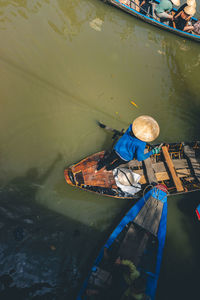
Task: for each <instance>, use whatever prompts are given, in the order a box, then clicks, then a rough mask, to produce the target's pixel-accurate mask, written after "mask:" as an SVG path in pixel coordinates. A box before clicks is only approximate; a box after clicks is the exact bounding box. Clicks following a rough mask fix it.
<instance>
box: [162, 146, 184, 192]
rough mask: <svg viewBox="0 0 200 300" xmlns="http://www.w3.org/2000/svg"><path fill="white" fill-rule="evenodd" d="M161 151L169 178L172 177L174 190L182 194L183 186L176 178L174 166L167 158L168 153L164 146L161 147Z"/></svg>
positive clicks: (168, 157)
mask: <svg viewBox="0 0 200 300" xmlns="http://www.w3.org/2000/svg"><path fill="white" fill-rule="evenodd" d="M162 151H163V155H164V157H165V161H166V163H167V166H168V168H169V171H170V173H171V176H172V179H173V181H174V184H175V186H176V189H177V191H178V192H182V191H184V188H183V185H182V182H181V180H180V178H179V177H178V176H177V174H176V170H175V168H174V165H173V162H172V160H171V158H170V156H169V152H168V149H167V147H166V146H163V147H162Z"/></svg>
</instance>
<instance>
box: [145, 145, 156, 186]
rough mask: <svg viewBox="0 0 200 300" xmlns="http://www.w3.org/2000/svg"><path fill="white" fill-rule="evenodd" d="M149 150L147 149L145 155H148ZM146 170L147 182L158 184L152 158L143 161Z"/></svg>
mask: <svg viewBox="0 0 200 300" xmlns="http://www.w3.org/2000/svg"><path fill="white" fill-rule="evenodd" d="M147 152H148V150H147V149H145V151H144V153H147ZM143 163H144V166H145V169H146V174H147V181H148V182H149V183H150V184H151V183H158V181H157V178H156V176H155V172H154V169H153V166H152V162H151V158H150V157H149V158H147V159H145V160H144V161H143Z"/></svg>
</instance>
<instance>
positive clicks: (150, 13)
mask: <svg viewBox="0 0 200 300" xmlns="http://www.w3.org/2000/svg"><path fill="white" fill-rule="evenodd" d="M102 1H103V2H106V3H108V4H111V5H113V6H115V7H117V8H119V9H121V10H123V11H125V12H126V13H129V14H131V15H133V16H134V17H136V18H138V19H141V20H143V21H145V22H147V23H149V24H151V25H154V26H156V27H158V28H160V29H164V30H167V31H170V32H172V33H174V34H177V35H179V36H182V37H184V38H187V39H191V40H193V41H196V42H200V35H198V34H194V33H188V32H185V31H183V30H179V29H177V28H175V23H172V24H169V25H167V24H164V23H162V22H161V21H160V19H159V18H158V17H157V16H156V15H155V13H154V9H155V6H156V5H157V4H159V3H160V1H158V0H152V1H151V2H150V3H149V7H148V9H147V10H146V9H143V8H142V7H139V5H138V4H137V1H136V0H135V1H134V0H125V1H122V0H121V1H119V0H102ZM122 2H124V3H122ZM185 2H186V1H185ZM176 11H177V9H173V12H174V13H175V12H176ZM195 22H197V19H196V18H194V17H192V18H191V23H192V24H194V23H195Z"/></svg>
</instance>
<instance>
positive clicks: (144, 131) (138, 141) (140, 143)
mask: <svg viewBox="0 0 200 300" xmlns="http://www.w3.org/2000/svg"><path fill="white" fill-rule="evenodd" d="M159 133H160V128H159V125H158V123H157V122H156V120H154V119H153V118H152V117H149V116H140V117H138V118H136V119H135V120H134V121H133V124H131V125H130V126H129V128H128V129H127V131H126V132H125V133H124V134H123V136H122V137H121V138H120V139H119V140H118V141H117V143H116V145H115V146H114V149H113V150H112V151H111V153H110V154H109V155H108V156H106V155H105V156H104V157H103V158H102V159H101V160H100V161H99V162H98V165H97V171H98V170H100V169H102V168H103V167H104V166H106V170H107V171H108V170H113V169H115V168H117V167H118V166H119V165H121V164H125V163H128V162H129V161H130V160H133V159H134V158H136V159H137V160H138V161H142V160H145V159H147V158H148V157H150V156H151V155H152V154H155V153H159V152H160V148H154V149H153V150H152V151H150V152H148V153H146V154H144V149H145V147H146V142H151V141H153V140H155V139H156V138H157V137H158V135H159Z"/></svg>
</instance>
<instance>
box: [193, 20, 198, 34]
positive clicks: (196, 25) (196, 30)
mask: <svg viewBox="0 0 200 300" xmlns="http://www.w3.org/2000/svg"><path fill="white" fill-rule="evenodd" d="M193 32H194V34H198V35H200V20H198V21H197V22H196V23H195V24H194V29H193Z"/></svg>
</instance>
